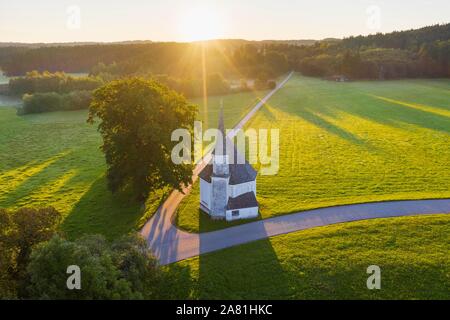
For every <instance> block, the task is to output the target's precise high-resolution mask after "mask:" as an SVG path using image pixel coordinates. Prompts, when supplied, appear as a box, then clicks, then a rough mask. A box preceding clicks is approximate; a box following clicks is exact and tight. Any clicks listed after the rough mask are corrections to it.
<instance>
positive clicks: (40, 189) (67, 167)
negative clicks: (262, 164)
mask: <svg viewBox="0 0 450 320" xmlns="http://www.w3.org/2000/svg"><path fill="white" fill-rule="evenodd" d="M263 94H264V92H246V93H239V94H232V95H227V96H216V97H210V98H209V101H208V105H209V108H208V109H206V110H205V109H204V108H203V106H202V105H201V104H202V99H198V100H195V101H193V102H194V103H199V104H200V106H199V119H204V118H208V119H209V120H210V123H213V122H214V124H213V126H214V127H215V126H216V122H217V115H218V107H219V105H220V101H221V100H222V99H223V101H224V104H225V105H226V107H227V109H226V112H225V115H226V117H227V125H230V126H231V125H233V124H235V123H237V122H238V121H239V120H240V118H241V117H242V115H243V114H245V112H246V111H247V110H248V109H249V108H251V107H252V105H254V103H255V102H256V101H257V98H258V97H260V95H263ZM86 119H87V111H86V110H81V111H66V112H53V113H42V114H33V115H25V116H17V115H16V110H15V108H13V107H7V106H0V207H5V208H11V209H12V208H18V207H23V206H29V207H43V206H54V207H55V208H56V209H58V210H59V211H60V212H62V213H63V214H64V216H65V220H64V223H63V226H62V229H63V231H64V232H65V233H66V234H67V236H69V237H70V238H74V237H77V236H79V235H81V234H85V233H100V234H103V235H105V236H106V237H108V238H110V239H111V238H114V237H117V236H119V235H121V234H123V233H127V232H129V231H130V230H134V229H136V228H138V227H140V226H142V225H143V223H145V221H146V219H147V218H149V217H150V216H151V215H152V214H153V213H154V212H155V211H156V209H157V207H158V205H159V204H160V202H161V200H162V199H163V198H164V197H165V195H166V194H167V193H168V191H169V190H160V191H159V192H156V193H155V194H151V195H150V197H149V199H148V200H147V202H146V205H145V206H143V205H142V204H140V203H136V202H135V201H133V200H132V199H130V197H129V195H127V194H115V195H113V194H111V192H110V191H108V189H107V183H106V179H105V171H106V165H105V161H104V157H103V154H102V152H101V151H100V149H99V147H100V145H101V143H102V141H101V137H100V135H99V133H98V132H97V129H96V125H93V126H92V125H89V124H87V123H86Z"/></svg>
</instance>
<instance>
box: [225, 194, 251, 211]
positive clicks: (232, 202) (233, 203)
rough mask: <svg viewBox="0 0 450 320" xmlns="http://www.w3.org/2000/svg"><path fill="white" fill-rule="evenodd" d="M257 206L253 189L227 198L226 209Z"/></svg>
mask: <svg viewBox="0 0 450 320" xmlns="http://www.w3.org/2000/svg"><path fill="white" fill-rule="evenodd" d="M254 207H258V201H256V196H255V193H254V192H253V191H250V192H247V193H244V194H241V195H240V196H237V197H236V198H229V199H228V204H227V210H235V209H245V208H254Z"/></svg>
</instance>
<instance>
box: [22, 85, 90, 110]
mask: <svg viewBox="0 0 450 320" xmlns="http://www.w3.org/2000/svg"><path fill="white" fill-rule="evenodd" d="M91 98H92V94H91V92H90V91H75V92H71V93H67V94H59V93H56V92H48V93H35V94H25V95H24V96H23V107H22V108H21V109H19V111H18V113H19V114H28V113H42V112H52V111H68V110H80V109H87V108H89V104H90V103H91Z"/></svg>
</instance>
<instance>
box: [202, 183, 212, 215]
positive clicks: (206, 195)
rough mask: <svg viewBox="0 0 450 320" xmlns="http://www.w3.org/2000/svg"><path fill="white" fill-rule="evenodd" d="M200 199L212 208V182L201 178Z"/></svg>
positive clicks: (207, 206)
mask: <svg viewBox="0 0 450 320" xmlns="http://www.w3.org/2000/svg"><path fill="white" fill-rule="evenodd" d="M200 201H201V203H202V205H204V206H205V207H206V208H208V209H210V208H211V183H209V182H207V181H205V180H203V179H201V178H200Z"/></svg>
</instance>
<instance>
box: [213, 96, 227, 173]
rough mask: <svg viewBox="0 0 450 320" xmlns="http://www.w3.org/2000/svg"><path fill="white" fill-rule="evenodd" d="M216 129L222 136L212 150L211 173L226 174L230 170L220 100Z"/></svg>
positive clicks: (221, 102)
mask: <svg viewBox="0 0 450 320" xmlns="http://www.w3.org/2000/svg"><path fill="white" fill-rule="evenodd" d="M218 130H219V132H220V134H221V135H222V137H218V138H219V139H220V140H218V141H217V142H216V146H215V148H214V152H213V173H214V175H216V176H227V175H228V174H229V172H230V170H229V167H228V166H229V161H228V153H227V136H226V133H225V125H224V122H223V101H220V111H219V126H218Z"/></svg>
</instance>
